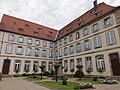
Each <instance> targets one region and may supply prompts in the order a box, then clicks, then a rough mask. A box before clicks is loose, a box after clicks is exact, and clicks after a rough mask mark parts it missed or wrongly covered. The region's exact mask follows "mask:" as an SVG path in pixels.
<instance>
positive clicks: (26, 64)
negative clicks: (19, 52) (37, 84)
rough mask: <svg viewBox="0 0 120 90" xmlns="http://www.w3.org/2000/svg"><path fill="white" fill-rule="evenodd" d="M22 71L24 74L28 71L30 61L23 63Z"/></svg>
mask: <svg viewBox="0 0 120 90" xmlns="http://www.w3.org/2000/svg"><path fill="white" fill-rule="evenodd" d="M24 71H25V72H29V71H30V61H25V66H24Z"/></svg>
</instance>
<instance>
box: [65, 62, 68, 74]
mask: <svg viewBox="0 0 120 90" xmlns="http://www.w3.org/2000/svg"><path fill="white" fill-rule="evenodd" d="M67 71H68V60H65V61H64V72H67Z"/></svg>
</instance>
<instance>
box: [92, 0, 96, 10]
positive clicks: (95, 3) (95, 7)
mask: <svg viewBox="0 0 120 90" xmlns="http://www.w3.org/2000/svg"><path fill="white" fill-rule="evenodd" d="M93 4H94V8H95V9H96V8H97V0H95V1H94V2H93Z"/></svg>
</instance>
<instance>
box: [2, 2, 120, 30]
mask: <svg viewBox="0 0 120 90" xmlns="http://www.w3.org/2000/svg"><path fill="white" fill-rule="evenodd" d="M93 1H94V0H0V20H1V18H2V15H3V14H8V15H11V16H14V17H17V18H21V19H25V20H28V21H31V22H34V23H38V24H41V25H44V26H47V27H50V28H54V29H57V30H60V29H61V28H63V27H64V26H65V25H67V24H68V23H70V22H71V21H73V20H74V19H76V18H77V17H79V16H80V15H82V14H83V13H85V12H86V11H87V10H89V9H91V8H92V7H93ZM97 1H98V3H101V2H105V3H106V4H109V5H112V6H120V0H97Z"/></svg>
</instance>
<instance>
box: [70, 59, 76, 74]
mask: <svg viewBox="0 0 120 90" xmlns="http://www.w3.org/2000/svg"><path fill="white" fill-rule="evenodd" d="M74 70H75V69H74V59H71V60H70V71H71V72H74Z"/></svg>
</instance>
